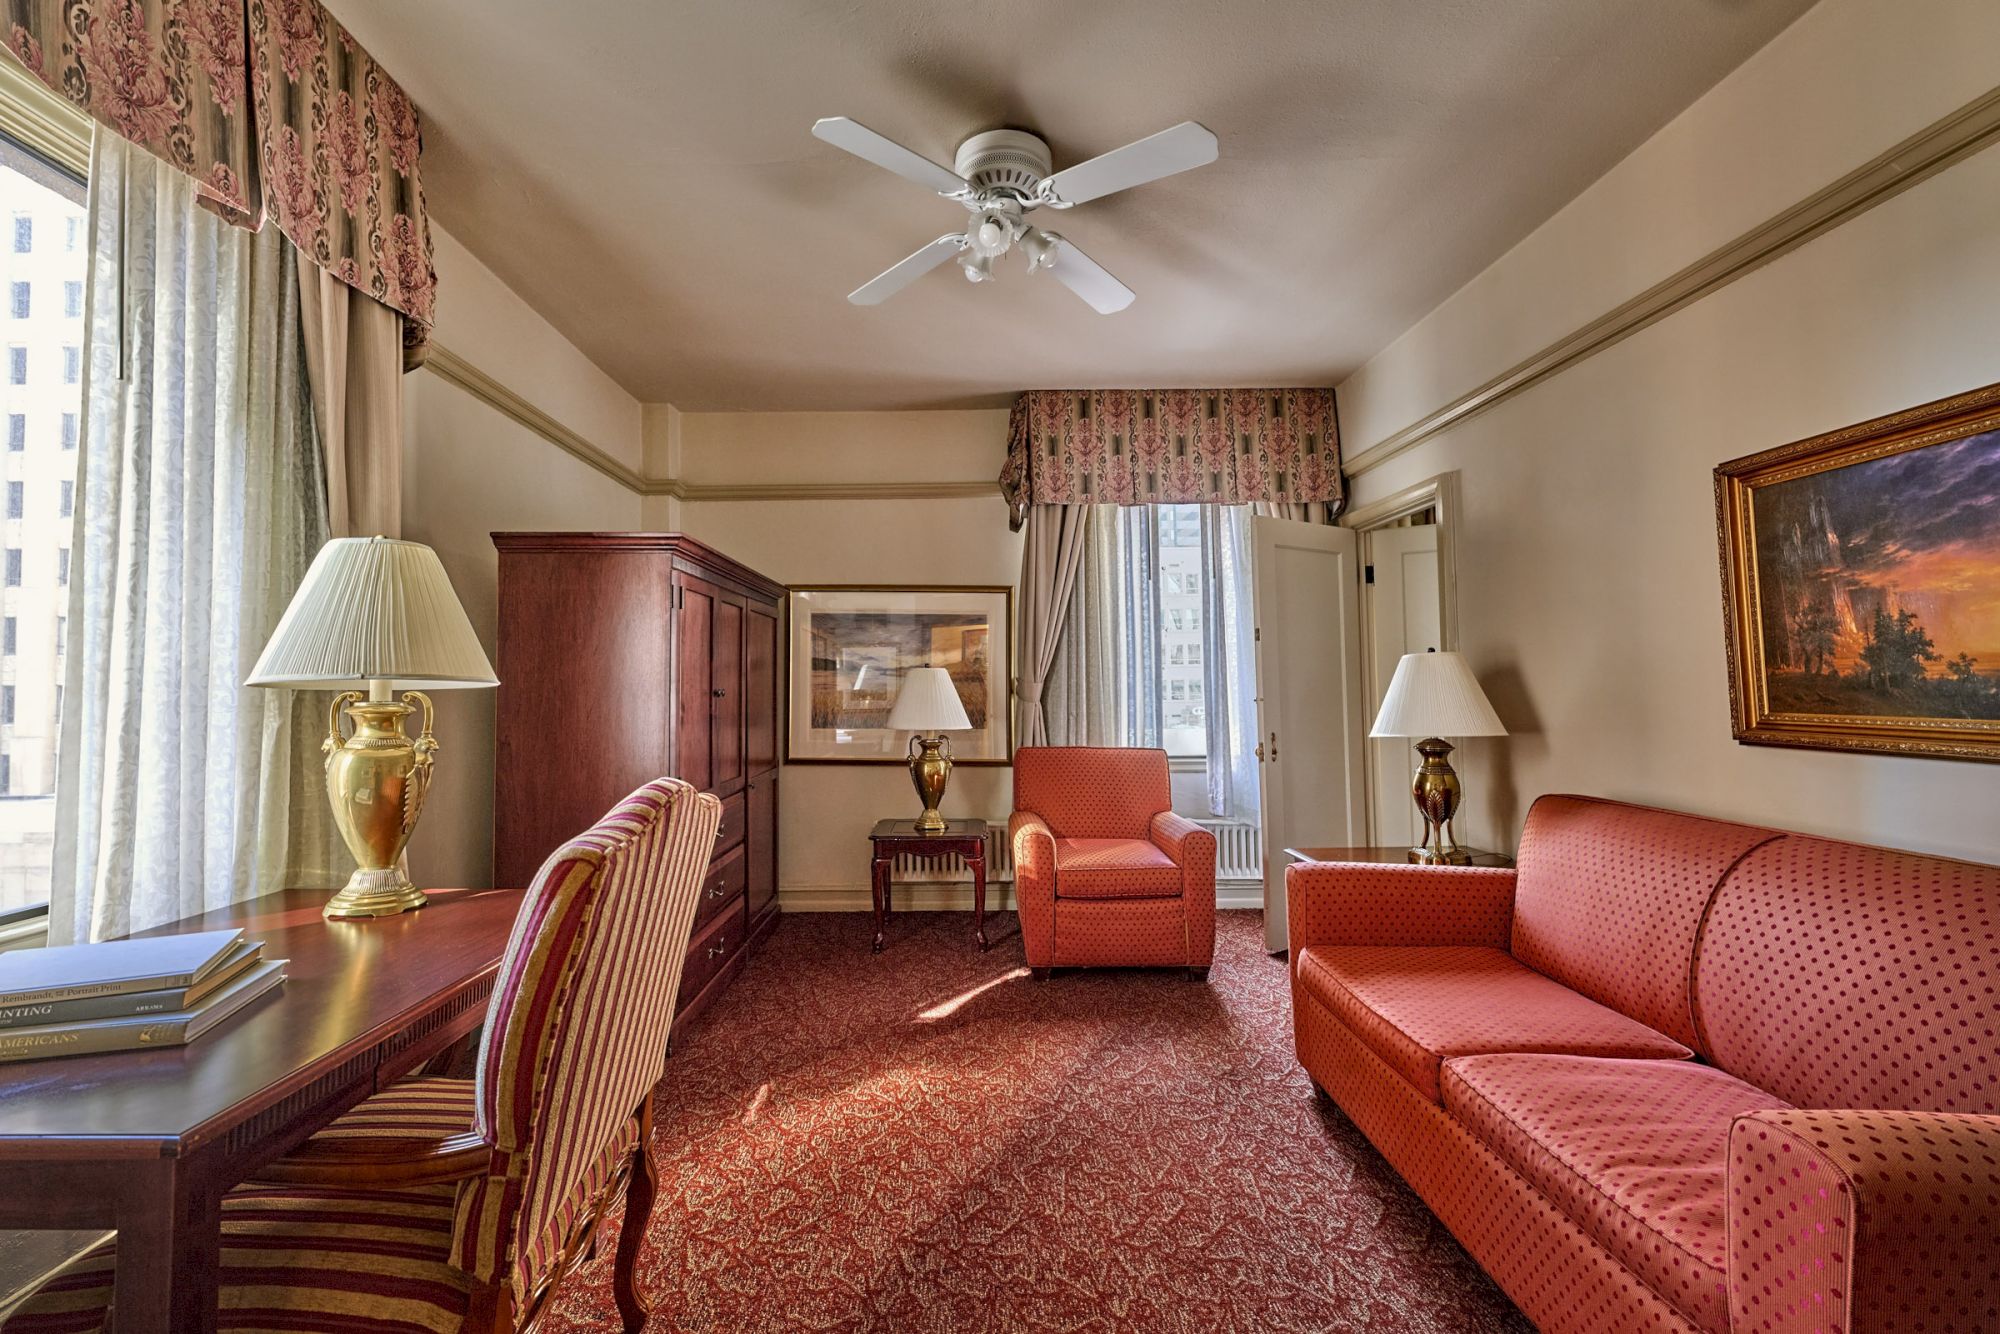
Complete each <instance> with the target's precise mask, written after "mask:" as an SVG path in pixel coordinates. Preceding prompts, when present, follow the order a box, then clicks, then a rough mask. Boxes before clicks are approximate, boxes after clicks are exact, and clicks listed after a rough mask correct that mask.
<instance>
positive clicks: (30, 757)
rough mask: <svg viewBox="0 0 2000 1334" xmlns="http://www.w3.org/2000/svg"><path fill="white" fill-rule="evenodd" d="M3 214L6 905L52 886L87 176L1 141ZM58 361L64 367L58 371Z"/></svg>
mask: <svg viewBox="0 0 2000 1334" xmlns="http://www.w3.org/2000/svg"><path fill="white" fill-rule="evenodd" d="M9 147H10V148H11V147H14V146H13V145H11V144H10V145H9ZM8 215H12V217H13V218H14V232H13V238H14V244H13V247H12V249H11V251H9V250H8V249H7V248H5V247H0V283H5V285H6V286H5V289H4V290H5V292H6V293H7V295H8V296H9V297H10V298H12V299H13V300H14V302H15V307H16V308H18V307H19V298H18V297H14V293H15V292H16V290H17V289H18V287H20V286H23V285H25V287H26V288H27V291H28V297H27V305H26V310H27V314H26V316H25V317H24V318H19V319H13V320H9V321H8V324H7V367H6V369H7V374H6V375H5V376H4V377H0V381H4V382H0V412H4V413H5V414H6V416H7V453H6V455H5V457H6V461H7V462H6V477H5V479H6V480H7V481H8V482H9V483H12V484H13V485H10V486H9V488H8V493H7V503H8V507H9V508H8V514H9V515H10V516H13V517H10V518H9V519H8V520H7V522H8V524H9V525H10V526H9V530H8V537H7V546H6V550H5V552H4V556H3V557H0V559H4V565H0V574H4V578H5V587H6V609H5V617H6V619H5V623H4V634H5V644H4V647H5V648H6V649H7V656H6V663H7V681H6V684H7V685H8V686H10V687H11V688H12V693H13V704H12V713H11V723H12V725H11V727H10V728H9V730H8V734H7V742H6V755H5V756H4V758H0V766H4V768H0V774H4V779H0V789H4V793H5V799H3V800H0V911H5V910H7V909H11V908H19V907H24V906H27V905H30V904H35V903H44V902H47V900H48V897H49V863H50V849H51V845H52V839H53V831H54V828H55V786H56V742H57V737H58V735H59V731H60V728H59V719H60V717H61V710H62V691H61V686H60V683H61V681H62V675H63V657H64V649H65V645H64V642H63V641H64V628H65V627H64V624H63V612H64V611H65V609H66V608H67V606H68V603H69V594H68V592H67V590H66V589H65V587H64V585H65V583H66V582H67V579H68V566H69V551H68V544H69V541H70V534H71V529H72V526H73V524H74V522H75V520H74V517H73V516H74V512H75V506H76V475H77V474H76V465H77V457H78V452H79V450H78V445H79V434H80V421H81V413H82V410H83V399H82V390H81V388H80V381H81V380H82V378H83V377H82V370H83V347H82V344H83V341H84V334H83V314H84V304H85V283H86V274H87V270H88V264H89V251H90V245H89V228H88V227H87V226H86V223H85V190H84V185H83V182H82V181H81V180H79V179H77V178H75V177H72V176H70V175H67V174H65V173H63V172H62V171H60V170H58V169H57V168H55V167H52V166H49V165H47V163H46V162H45V161H44V160H42V159H39V158H36V157H34V156H32V155H30V154H29V153H27V152H25V151H21V152H8V153H5V154H4V155H0V217H5V216H8ZM38 232H39V233H40V235H41V237H42V239H43V240H44V242H45V243H44V244H42V245H40V246H37V245H36V244H35V239H36V234H37V233H38ZM58 240H60V242H61V244H60V245H58V244H56V242H57V241H58ZM31 363H32V365H33V367H34V368H35V373H34V374H32V375H31V374H30V373H29V372H30V368H31ZM58 365H60V366H61V367H62V370H63V373H62V374H61V375H56V374H54V371H55V368H56V367H57V366H58ZM16 486H18V487H19V493H18V501H17V493H16V490H15V487H16ZM5 708H6V705H5V704H4V703H0V711H4V710H5Z"/></svg>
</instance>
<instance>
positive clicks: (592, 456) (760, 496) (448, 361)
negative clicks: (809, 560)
mask: <svg viewBox="0 0 2000 1334" xmlns="http://www.w3.org/2000/svg"><path fill="white" fill-rule="evenodd" d="M424 369H425V370H427V371H430V372H431V373H432V374H434V375H436V376H437V377H438V378H439V379H441V380H444V381H447V382H448V383H451V384H455V385H457V386H458V387H459V388H460V389H463V390H465V392H467V393H468V394H471V395H472V396H473V397H474V398H476V399H478V400H480V401H481V402H482V403H485V404H486V405H487V406H488V407H490V408H492V409H494V410H495V411H496V412H499V413H501V414H503V415H504V416H506V417H509V418H511V419H512V420H513V421H515V422H517V423H519V424H520V425H522V426H525V427H526V428H527V429H529V430H530V431H533V432H534V433H535V434H536V435H539V436H540V437H542V439H544V440H546V441H548V442H549V443H550V444H552V445H554V446H555V447H556V448H557V449H560V450H562V451H563V452H564V453H566V454H569V455H571V456H572V457H575V458H578V459H581V460H582V461H583V462H585V463H587V464H589V465H590V466H591V467H593V468H595V469H597V470H598V471H599V472H601V473H603V474H604V475H605V476H606V477H609V478H610V479H611V480H612V481H614V482H617V483H618V484H619V485H620V486H623V487H625V488H626V489H627V490H629V491H631V492H633V493H634V494H635V495H641V496H672V497H674V498H675V499H677V500H689V501H717V500H964V499H983V498H985V497H989V496H997V495H999V494H1000V483H999V482H998V481H991V482H949V481H941V482H740V483H739V482H721V483H702V482H684V481H682V480H680V479H679V478H677V477H647V476H645V475H644V474H642V473H640V472H639V471H638V470H636V469H634V468H632V467H630V466H629V465H627V464H625V463H622V462H620V461H619V460H618V459H617V458H615V457H613V455H612V454H611V453H610V452H609V451H608V450H605V449H603V448H600V447H599V446H597V445H595V444H592V443H591V442H590V441H589V440H588V439H586V438H585V437H584V436H582V435H579V434H578V433H577V432H575V431H573V430H571V429H570V428H569V427H567V426H565V425H563V424H562V423H561V422H559V421H557V420H556V419H555V418H554V417H551V416H549V414H548V413H546V412H543V411H542V410H541V409H540V408H538V407H536V406H535V405H534V404H533V403H530V402H529V401H528V400H527V399H525V398H523V397H521V396H520V395H519V394H517V393H515V392H514V391H513V390H512V389H509V388H508V387H507V386H506V385H504V384H502V383H500V381H498V380H496V379H494V378H493V377H492V376H490V375H488V374H487V373H486V372H485V371H482V370H480V369H479V368H478V367H477V366H475V365H473V364H472V363H471V362H469V361H467V360H466V359H465V358H464V357H461V356H460V355H458V353H456V352H454V351H452V350H451V349H450V348H449V347H446V346H445V345H444V344H442V343H439V342H436V341H435V340H433V341H432V343H431V345H430V352H429V355H428V356H427V357H426V358H425V360H424Z"/></svg>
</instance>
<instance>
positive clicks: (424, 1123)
mask: <svg viewBox="0 0 2000 1334" xmlns="http://www.w3.org/2000/svg"><path fill="white" fill-rule="evenodd" d="M474 1097H475V1090H474V1085H473V1082H472V1081H471V1080H469V1079H434V1078H425V1079H406V1080H404V1081H403V1082H402V1083H400V1084H392V1085H390V1086H389V1087H388V1088H386V1089H383V1090H382V1091H381V1092H380V1093H377V1094H376V1095H375V1096H374V1097H372V1098H369V1099H367V1100H365V1101H363V1102H361V1103H360V1104H358V1105H356V1106H355V1107H352V1108H350V1109H349V1110H348V1111H347V1113H346V1114H345V1115H343V1116H342V1117H341V1118H340V1119H339V1120H338V1121H335V1122H334V1123H333V1124H332V1125H330V1126H327V1127H326V1128H325V1129H324V1130H321V1131H320V1132H319V1133H318V1134H316V1135H314V1136H313V1137H312V1138H311V1139H309V1140H307V1141H306V1142H305V1143H304V1144H301V1145H300V1146H299V1147H298V1148H296V1149H294V1150H293V1151H292V1152H291V1153H290V1154H289V1155H288V1156H286V1157H284V1158H282V1159H280V1160H279V1161H277V1162H275V1163H270V1164H267V1165H266V1166H265V1167H264V1168H262V1169H261V1170H260V1171H259V1172H258V1179H259V1180H261V1181H266V1182H284V1183H290V1184H292V1185H327V1186H339V1185H348V1186H352V1185H357V1184H360V1183H361V1182H363V1181H365V1182H366V1183H367V1184H369V1185H373V1186H383V1187H394V1186H409V1185H420V1184H424V1183H428V1182H438V1181H460V1180H463V1179H464V1178H466V1177H468V1176H471V1175H473V1174H474V1173H477V1172H483V1171H485V1170H486V1166H487V1163H488V1161H489V1160H490V1159H491V1157H492V1150H491V1148H490V1146H489V1145H487V1143H486V1142H485V1141H484V1140H483V1139H481V1138H480V1137H479V1134H478V1132H477V1131H475V1130H473V1128H472V1112H473V1101H474Z"/></svg>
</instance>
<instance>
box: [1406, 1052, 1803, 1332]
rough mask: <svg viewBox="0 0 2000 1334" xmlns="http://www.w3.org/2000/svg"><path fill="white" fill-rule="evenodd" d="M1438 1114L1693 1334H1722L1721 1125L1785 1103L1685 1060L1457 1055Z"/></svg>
mask: <svg viewBox="0 0 2000 1334" xmlns="http://www.w3.org/2000/svg"><path fill="white" fill-rule="evenodd" d="M1443 1089H1444V1106H1445V1110H1446V1111H1448V1112H1450V1113H1451V1114H1452V1115H1453V1116H1454V1117H1456V1118H1457V1119H1458V1121H1459V1122H1460V1124H1462V1125H1464V1126H1465V1127H1466V1128H1467V1129H1469V1130H1470V1131H1472V1133H1473V1134H1474V1135H1476V1136H1478V1138H1479V1139H1480V1140H1481V1142H1483V1143H1484V1144H1485V1145H1486V1146H1487V1147H1488V1148H1490V1149H1492V1150H1493V1151H1494V1152H1495V1153H1496V1154H1498V1155H1499V1156H1500V1157H1501V1158H1502V1159H1503V1160H1504V1161H1505V1162H1506V1163H1507V1164H1508V1165H1509V1166H1511V1167H1512V1168H1513V1169H1514V1170H1515V1171H1517V1172H1519V1173H1520V1174H1521V1175H1522V1176H1524V1177H1526V1178H1527V1179H1528V1180H1529V1181H1530V1182H1532V1183H1534V1185H1535V1186H1536V1187H1537V1188H1539V1189H1540V1190H1541V1192H1542V1193H1543V1194H1544V1195H1546V1196H1547V1197H1548V1198H1549V1200H1550V1201H1551V1202H1552V1203H1554V1204H1555V1205H1556V1207H1557V1208H1559V1209H1561V1210H1562V1211H1563V1212H1564V1213H1565V1214H1567V1215H1568V1216H1569V1218H1570V1219H1571V1221H1573V1222H1574V1223H1576V1225H1577V1226H1578V1227H1580V1228H1582V1229H1583V1230H1584V1231H1585V1232H1587V1233H1589V1234H1590V1235H1591V1236H1592V1237H1594V1238H1595V1239H1596V1240H1597V1241H1598V1243H1599V1244H1601V1245H1602V1246H1603V1247H1604V1248H1605V1249H1606V1250H1608V1251H1610V1252H1611V1253H1612V1254H1614V1255H1616V1256H1617V1257H1618V1258H1619V1260H1620V1261H1622V1262H1623V1263H1624V1264H1625V1265H1626V1266H1627V1267H1628V1268H1630V1269H1631V1270H1632V1271H1633V1272H1634V1273H1635V1274H1637V1275H1639V1277H1641V1278H1642V1279H1644V1280H1645V1281H1646V1283H1647V1285H1648V1286H1649V1287H1651V1288H1652V1289H1653V1290H1654V1291H1655V1292H1657V1293H1658V1294H1659V1295H1660V1296H1662V1297H1664V1298H1666V1299H1667V1300H1668V1301H1670V1302H1672V1303H1673V1304H1674V1306H1675V1307H1676V1308H1678V1309H1679V1310H1680V1311H1681V1313H1682V1314H1683V1315H1685V1316H1687V1317H1688V1319H1689V1320H1690V1321H1692V1322H1693V1323H1694V1324H1696V1325H1698V1326H1700V1327H1701V1328H1703V1329H1718V1330H1719V1329H1728V1328H1729V1294H1728V1287H1727V1278H1728V1236H1727V1217H1728V1215H1727V1188H1726V1178H1725V1168H1726V1166H1727V1163H1728V1156H1729V1126H1730V1123H1731V1122H1732V1121H1733V1120H1734V1119H1735V1118H1736V1117H1738V1116H1741V1115H1743V1114H1744V1113H1746V1112H1756V1111H1766V1110H1772V1109H1778V1110H1782V1109H1783V1108H1784V1107H1785V1103H1784V1102H1783V1100H1782V1099H1779V1098H1775V1097H1773V1096H1771V1095H1770V1094H1768V1093H1766V1092H1764V1091H1763V1090H1762V1089H1758V1088H1755V1087H1753V1086H1751V1085H1749V1084H1746V1083H1744V1082H1743V1081H1742V1080H1740V1079H1737V1078H1736V1077H1734V1076H1733V1075H1729V1074H1725V1073H1724V1072H1722V1071H1720V1070H1717V1069H1715V1068H1713V1067H1712V1066H1705V1065H1698V1064H1696V1063H1695V1062H1693V1061H1621V1060H1603V1059H1597V1058H1591V1057H1581V1056H1548V1055H1495V1056H1468V1057H1464V1058H1461V1059H1458V1060H1453V1061H1448V1062H1446V1063H1445V1067H1444V1076H1443Z"/></svg>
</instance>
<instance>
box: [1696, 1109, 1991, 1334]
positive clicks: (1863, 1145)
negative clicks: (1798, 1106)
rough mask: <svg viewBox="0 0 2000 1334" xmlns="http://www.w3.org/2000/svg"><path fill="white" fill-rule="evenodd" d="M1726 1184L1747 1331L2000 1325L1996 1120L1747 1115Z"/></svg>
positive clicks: (1738, 1301)
mask: <svg viewBox="0 0 2000 1334" xmlns="http://www.w3.org/2000/svg"><path fill="white" fill-rule="evenodd" d="M1728 1181H1729V1225H1728V1226H1729V1312H1730V1328H1731V1329H1732V1330H1735V1331H1738V1334H1742V1332H1743V1331H1752V1330H1754V1331H1758V1334H1807V1331H1820V1330H1830V1329H1837V1330H1840V1331H1842V1334H1885V1332H1886V1331H1891V1330H1913V1329H1920V1328H1921V1329H1939V1330H1945V1329H1966V1330H1971V1329H1990V1328H1992V1327H1993V1325H1992V1323H1991V1322H1992V1321H1993V1319H1994V1314H1993V1313H1994V1310H1995V1309H1996V1307H1997V1306H2000V1116H1971V1115H1961V1114H1954V1113H1947V1112H1897V1111H1782V1112H1780V1111H1770V1112H1752V1113H1749V1114H1748V1115H1745V1116H1740V1117H1738V1118H1737V1119H1736V1121H1735V1123H1734V1124H1733V1125H1731V1127H1730V1129H1729V1163H1728Z"/></svg>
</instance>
